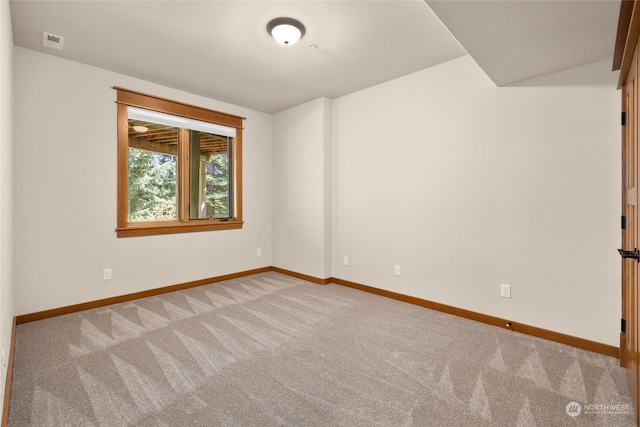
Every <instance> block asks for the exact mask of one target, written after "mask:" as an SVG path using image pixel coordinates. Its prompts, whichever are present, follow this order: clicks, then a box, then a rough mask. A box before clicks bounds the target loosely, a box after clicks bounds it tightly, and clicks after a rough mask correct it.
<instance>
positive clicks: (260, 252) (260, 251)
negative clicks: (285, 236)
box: [256, 248, 262, 256]
mask: <svg viewBox="0 0 640 427" xmlns="http://www.w3.org/2000/svg"><path fill="white" fill-rule="evenodd" d="M256 255H257V256H262V249H261V248H258V249H257V250H256Z"/></svg>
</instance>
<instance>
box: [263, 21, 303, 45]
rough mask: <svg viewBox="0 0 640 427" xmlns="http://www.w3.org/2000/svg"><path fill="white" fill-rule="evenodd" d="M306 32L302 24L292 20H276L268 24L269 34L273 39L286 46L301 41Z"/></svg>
mask: <svg viewBox="0 0 640 427" xmlns="http://www.w3.org/2000/svg"><path fill="white" fill-rule="evenodd" d="M304 31H305V29H304V25H302V22H300V21H297V20H295V19H292V18H276V19H273V20H271V21H270V22H269V23H268V24H267V32H268V33H269V34H271V37H273V38H274V39H275V40H276V41H277V42H278V43H280V44H283V45H285V46H289V45H292V44H294V43H295V42H297V41H298V40H300V38H301V37H302V36H304Z"/></svg>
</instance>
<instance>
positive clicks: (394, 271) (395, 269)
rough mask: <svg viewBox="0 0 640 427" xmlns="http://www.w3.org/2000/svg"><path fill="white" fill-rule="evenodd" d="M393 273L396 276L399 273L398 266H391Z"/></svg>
mask: <svg viewBox="0 0 640 427" xmlns="http://www.w3.org/2000/svg"><path fill="white" fill-rule="evenodd" d="M393 274H395V275H396V276H399V275H400V266H399V265H396V266H394V267H393Z"/></svg>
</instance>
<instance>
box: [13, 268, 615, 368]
mask: <svg viewBox="0 0 640 427" xmlns="http://www.w3.org/2000/svg"><path fill="white" fill-rule="evenodd" d="M269 271H275V272H277V273H281V274H285V275H288V276H292V277H296V278H298V279H302V280H306V281H308V282H311V283H316V284H319V285H327V284H329V283H335V284H338V285H341V286H347V287H349V288H353V289H358V290H361V291H365V292H369V293H373V294H376V295H381V296H384V297H387V298H392V299H395V300H398V301H403V302H407V303H410V304H415V305H419V306H421V307H425V308H430V309H432V310H437V311H441V312H443V313H448V314H453V315H454V316H459V317H464V318H466V319H470V320H475V321H477V322H482V323H486V324H489V325H493V326H498V327H500V328H504V329H510V330H513V331H516V332H520V333H523V334H527V335H531V336H534V337H538V338H543V339H546V340H549V341H554V342H557V343H561V344H566V345H570V346H572V347H577V348H581V349H583V350H588V351H592V352H594V353H600V354H604V355H606V356H611V357H615V358H618V359H619V358H620V348H619V347H614V346H611V345H607V344H602V343H598V342H595V341H590V340H586V339H584V338H578V337H574V336H571V335H566V334H562V333H559V332H555V331H550V330H547V329H542V328H538V327H535V326H531V325H526V324H524V323H518V322H514V321H512V320H509V319H502V318H499V317H495V316H489V315H487V314H482V313H477V312H475V311H470V310H465V309H462V308H457V307H453V306H450V305H446V304H440V303H437V302H433V301H429V300H425V299H421V298H416V297H412V296H408V295H404V294H400V293H397V292H392V291H387V290H384V289H379V288H374V287H372V286H367V285H363V284H359V283H355V282H350V281H348V280H343V279H339V278H336V277H330V278H326V279H320V278H317V277H313V276H309V275H306V274H302V273H297V272H295V271H291V270H286V269H283V268H280V267H263V268H258V269H254V270H247V271H243V272H240V273H233V274H226V275H223V276H217V277H210V278H208V279H201V280H195V281H192V282H186V283H180V284H177V285H171V286H165V287H163V288H156V289H150V290H147V291H142V292H135V293H132V294H127V295H121V296H117V297H111V298H105V299H101V300H97V301H90V302H86V303H81V304H74V305H69V306H66V307H60V308H54V309H51V310H44V311H39V312H36V313H29V314H22V315H19V316H16V317H15V319H14V323H15V324H16V325H21V324H23V323H28V322H33V321H36V320H42V319H47V318H49V317H55V316H60V315H63V314H70V313H76V312H78V311H82V310H89V309H92V308H98V307H104V306H107V305H111V304H118V303H122V302H128V301H132V300H136V299H139V298H146V297H151V296H155V295H160V294H164V293H167V292H174V291H180V290H183V289H188V288H194V287H196V286H202V285H208V284H211V283H216V282H222V281H225V280H232V279H237V278H239V277H244V276H250V275H253V274H258V273H266V272H269ZM11 351H12V352H13V345H12V348H11Z"/></svg>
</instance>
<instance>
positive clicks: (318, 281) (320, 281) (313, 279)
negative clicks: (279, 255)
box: [271, 267, 333, 285]
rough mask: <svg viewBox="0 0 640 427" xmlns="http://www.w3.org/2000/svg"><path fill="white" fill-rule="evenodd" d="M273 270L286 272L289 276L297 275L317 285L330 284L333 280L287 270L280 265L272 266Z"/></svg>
mask: <svg viewBox="0 0 640 427" xmlns="http://www.w3.org/2000/svg"><path fill="white" fill-rule="evenodd" d="M271 271H275V272H277V273H282V274H286V275H287V276H292V277H296V278H298V279H302V280H306V281H307V282H311V283H315V284H317V285H328V284H329V283H331V281H332V280H333V279H332V278H328V279H319V278H317V277H313V276H308V275H306V274H302V273H296V272H295V271H291V270H285V269H284V268H280V267H271Z"/></svg>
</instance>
